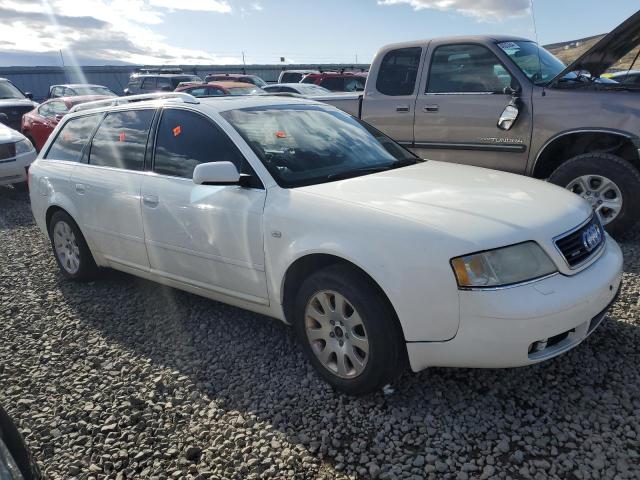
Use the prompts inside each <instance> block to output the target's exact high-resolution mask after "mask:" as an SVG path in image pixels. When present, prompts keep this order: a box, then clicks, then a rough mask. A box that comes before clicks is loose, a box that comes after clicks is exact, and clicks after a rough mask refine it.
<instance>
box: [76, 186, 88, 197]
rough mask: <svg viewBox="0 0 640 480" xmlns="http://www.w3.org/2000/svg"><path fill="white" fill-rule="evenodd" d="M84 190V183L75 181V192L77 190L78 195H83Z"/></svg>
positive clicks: (85, 188)
mask: <svg viewBox="0 0 640 480" xmlns="http://www.w3.org/2000/svg"><path fill="white" fill-rule="evenodd" d="M86 191H87V187H86V185H85V184H84V183H76V192H78V193H79V194H80V195H84V193H85V192H86Z"/></svg>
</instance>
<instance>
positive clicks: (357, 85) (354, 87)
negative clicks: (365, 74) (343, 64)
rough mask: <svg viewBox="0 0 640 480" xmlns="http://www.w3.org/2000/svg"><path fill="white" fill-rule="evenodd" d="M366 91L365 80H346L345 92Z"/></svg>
mask: <svg viewBox="0 0 640 480" xmlns="http://www.w3.org/2000/svg"><path fill="white" fill-rule="evenodd" d="M362 90H364V80H363V79H362V78H345V80H344V91H345V92H361V91H362Z"/></svg>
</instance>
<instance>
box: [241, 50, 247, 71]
mask: <svg viewBox="0 0 640 480" xmlns="http://www.w3.org/2000/svg"><path fill="white" fill-rule="evenodd" d="M242 73H244V74H245V75H246V74H247V65H246V64H245V63H244V51H243V52H242Z"/></svg>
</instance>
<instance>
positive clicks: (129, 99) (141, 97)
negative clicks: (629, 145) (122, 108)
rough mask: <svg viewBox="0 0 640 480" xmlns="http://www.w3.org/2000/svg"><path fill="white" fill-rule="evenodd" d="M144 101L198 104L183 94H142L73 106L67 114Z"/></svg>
mask: <svg viewBox="0 0 640 480" xmlns="http://www.w3.org/2000/svg"><path fill="white" fill-rule="evenodd" d="M145 100H174V101H180V102H183V103H192V104H198V103H200V101H199V100H198V99H197V98H196V97H194V96H193V95H189V94H188V93H184V92H156V93H143V94H141V95H129V96H126V97H114V98H107V99H105V100H94V101H93V102H85V103H80V104H78V105H75V106H73V107H72V108H71V109H70V110H69V113H74V112H80V111H83V110H91V109H93V108H101V107H112V106H116V105H126V104H127V103H134V102H142V101H145Z"/></svg>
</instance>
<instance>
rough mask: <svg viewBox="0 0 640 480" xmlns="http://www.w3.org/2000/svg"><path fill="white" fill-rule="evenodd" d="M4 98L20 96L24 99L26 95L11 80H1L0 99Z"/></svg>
mask: <svg viewBox="0 0 640 480" xmlns="http://www.w3.org/2000/svg"><path fill="white" fill-rule="evenodd" d="M2 98H5V99H6V98H19V99H23V98H25V96H24V95H23V94H22V92H21V91H20V90H18V88H17V87H16V86H15V85H14V84H13V83H11V82H0V99H2Z"/></svg>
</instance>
